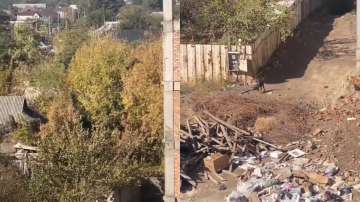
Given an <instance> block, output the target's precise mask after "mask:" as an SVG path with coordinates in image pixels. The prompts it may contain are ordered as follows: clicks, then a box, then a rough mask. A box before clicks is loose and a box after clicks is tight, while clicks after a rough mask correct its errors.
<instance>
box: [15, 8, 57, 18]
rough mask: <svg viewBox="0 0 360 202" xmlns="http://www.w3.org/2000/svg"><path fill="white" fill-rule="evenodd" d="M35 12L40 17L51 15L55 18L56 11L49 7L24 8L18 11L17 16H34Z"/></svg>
mask: <svg viewBox="0 0 360 202" xmlns="http://www.w3.org/2000/svg"><path fill="white" fill-rule="evenodd" d="M35 14H38V15H39V16H40V17H51V18H56V17H57V13H56V12H55V11H54V10H51V9H42V10H31V9H29V10H25V11H22V12H19V13H18V14H17V15H18V16H34V15H35Z"/></svg>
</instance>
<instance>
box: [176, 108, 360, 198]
mask: <svg viewBox="0 0 360 202" xmlns="http://www.w3.org/2000/svg"><path fill="white" fill-rule="evenodd" d="M297 146H299V143H298V142H294V143H293V144H289V145H287V146H286V147H279V146H277V145H275V144H272V143H270V142H267V141H264V140H263V139H261V134H255V132H252V131H249V130H243V129H240V128H237V127H236V126H234V125H231V124H229V123H228V122H226V121H224V120H221V119H220V118H218V117H215V116H214V115H212V114H211V113H209V112H207V111H205V112H204V116H202V117H199V116H194V117H193V118H192V119H191V120H188V121H186V125H185V126H182V128H181V173H182V174H181V179H182V184H183V185H184V186H185V185H186V184H187V185H190V186H193V187H196V182H197V180H198V179H199V178H198V174H199V173H205V175H206V176H207V179H209V180H211V181H212V182H214V183H215V184H216V185H217V186H218V187H219V190H224V189H226V186H225V185H224V181H226V179H224V177H223V175H225V176H226V177H231V178H238V184H237V188H236V190H234V191H233V192H232V193H231V194H230V195H228V196H227V197H226V199H225V200H226V201H227V202H239V201H241V202H242V201H247V202H249V201H250V202H252V201H253V202H260V201H267V202H275V201H286V202H298V201H299V202H300V201H309V202H312V201H314V202H315V201H351V200H352V198H353V195H352V194H353V187H351V186H350V185H349V184H347V183H346V181H345V179H344V178H342V177H339V176H336V175H337V174H339V168H338V167H337V166H336V165H335V164H333V163H327V162H324V161H320V160H313V159H308V158H306V152H305V151H307V150H305V151H303V150H302V149H303V147H302V148H296V147H297ZM313 147H316V146H314V144H313V143H312V142H311V148H313ZM309 150H311V149H310V148H309ZM354 186H358V185H354ZM358 187H360V186H358Z"/></svg>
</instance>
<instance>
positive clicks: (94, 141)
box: [29, 100, 157, 201]
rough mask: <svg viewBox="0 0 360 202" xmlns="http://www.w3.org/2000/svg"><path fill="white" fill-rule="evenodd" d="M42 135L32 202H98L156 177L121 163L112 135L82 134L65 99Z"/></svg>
mask: <svg viewBox="0 0 360 202" xmlns="http://www.w3.org/2000/svg"><path fill="white" fill-rule="evenodd" d="M62 106H65V109H64V108H63V111H64V112H63V113H62V112H61V110H60V108H61V107H62ZM41 134H42V141H41V142H40V144H39V145H38V146H39V149H40V151H39V153H38V154H39V156H38V158H37V159H36V161H35V162H33V163H32V165H31V168H32V170H33V175H32V178H31V180H30V184H29V188H30V191H31V197H32V200H34V201H96V200H101V201H102V200H103V199H104V196H106V195H108V194H109V193H110V192H111V191H113V190H116V189H119V188H121V187H124V186H129V185H134V184H137V183H140V182H141V181H142V180H143V179H144V178H146V177H147V176H150V175H151V176H153V175H154V173H156V172H157V170H156V169H154V168H153V167H151V166H147V165H140V164H137V163H136V162H131V161H127V160H126V159H122V158H121V156H120V155H119V154H118V151H117V149H118V148H117V147H116V145H117V141H118V139H117V137H118V134H117V133H114V132H113V131H111V130H107V129H103V128H94V129H84V128H83V123H82V122H81V115H80V114H79V113H77V112H76V111H74V110H73V108H72V107H71V104H69V103H68V101H66V100H62V101H59V103H56V104H54V108H52V110H50V111H49V123H48V124H46V125H45V126H44V127H43V128H42V129H41Z"/></svg>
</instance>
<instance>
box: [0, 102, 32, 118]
mask: <svg viewBox="0 0 360 202" xmlns="http://www.w3.org/2000/svg"><path fill="white" fill-rule="evenodd" d="M25 105H26V102H25V98H24V97H23V96H0V124H6V123H9V121H11V117H14V119H15V120H19V119H21V118H22V117H23V115H24V114H23V112H24V108H25Z"/></svg>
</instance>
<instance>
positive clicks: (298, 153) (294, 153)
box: [288, 149, 305, 158]
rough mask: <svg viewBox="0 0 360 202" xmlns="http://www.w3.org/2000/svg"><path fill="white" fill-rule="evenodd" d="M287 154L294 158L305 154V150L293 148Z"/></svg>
mask: <svg viewBox="0 0 360 202" xmlns="http://www.w3.org/2000/svg"><path fill="white" fill-rule="evenodd" d="M288 154H289V155H290V156H292V157H294V158H299V157H302V156H304V155H305V152H303V151H301V150H300V149H294V150H291V151H288Z"/></svg>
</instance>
